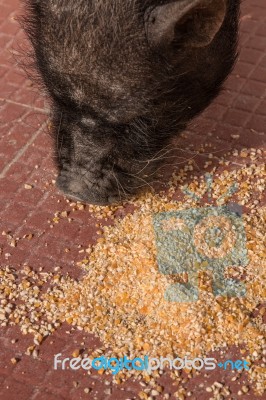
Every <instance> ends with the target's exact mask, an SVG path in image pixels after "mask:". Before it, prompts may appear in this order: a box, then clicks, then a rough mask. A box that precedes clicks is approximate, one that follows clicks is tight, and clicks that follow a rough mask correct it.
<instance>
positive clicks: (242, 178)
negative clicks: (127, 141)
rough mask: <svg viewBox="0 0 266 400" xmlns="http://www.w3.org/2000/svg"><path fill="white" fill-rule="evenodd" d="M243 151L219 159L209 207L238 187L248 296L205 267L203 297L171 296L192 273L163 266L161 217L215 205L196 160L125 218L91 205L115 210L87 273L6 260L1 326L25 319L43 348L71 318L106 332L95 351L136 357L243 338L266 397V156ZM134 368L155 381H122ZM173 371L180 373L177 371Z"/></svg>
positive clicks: (240, 272) (89, 257) (188, 351)
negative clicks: (234, 292) (215, 280)
mask: <svg viewBox="0 0 266 400" xmlns="http://www.w3.org/2000/svg"><path fill="white" fill-rule="evenodd" d="M239 155H240V162H239V163H237V164H234V163H230V162H229V161H223V160H221V161H220V164H221V167H222V168H217V167H216V168H214V169H213V170H212V171H211V172H212V174H213V184H212V204H211V205H212V206H214V205H217V204H216V200H217V199H222V200H220V203H219V205H222V204H226V203H227V202H228V201H232V199H228V198H227V197H226V196H225V197H223V195H225V194H226V193H227V191H228V190H229V189H230V187H231V186H232V185H234V184H237V187H238V190H237V192H236V193H235V194H234V198H233V200H234V202H236V203H237V204H239V205H242V206H243V207H244V214H243V216H242V219H243V223H244V227H245V233H246V238H247V243H246V249H247V255H248V260H249V262H248V265H247V266H245V268H238V269H237V270H234V269H233V271H231V272H230V273H231V274H233V275H234V274H235V277H238V278H239V277H240V278H241V277H242V278H241V279H243V280H244V282H245V287H246V295H245V296H244V297H222V296H217V297H215V296H214V294H213V292H212V290H211V283H210V276H209V275H208V274H207V273H205V272H203V273H201V274H200V280H199V288H200V290H199V298H198V300H196V301H193V302H189V303H180V302H169V301H167V300H166V299H165V297H164V294H165V291H166V289H167V287H168V286H169V284H171V283H173V282H178V279H180V282H182V280H183V281H184V280H185V279H186V277H184V276H180V277H178V276H172V275H165V274H162V273H161V272H160V271H159V268H158V262H157V247H156V240H155V233H154V227H153V215H154V214H155V213H160V212H171V211H182V210H188V209H196V208H203V207H208V206H209V205H210V204H208V203H206V199H205V200H204V201H200V200H199V199H202V198H203V196H204V193H205V192H206V182H205V179H204V176H197V175H196V174H195V171H194V167H193V162H190V163H188V165H187V166H185V167H184V168H182V169H180V170H179V171H178V172H176V173H174V174H173V176H172V178H171V179H170V181H169V183H168V191H167V192H166V193H160V194H154V193H151V192H149V193H144V194H142V195H140V196H139V197H138V198H136V199H134V201H132V204H133V205H134V211H133V212H132V213H129V214H127V215H126V216H125V217H124V218H115V214H116V211H117V208H116V207H96V206H90V207H89V211H90V212H92V213H93V214H94V215H95V216H96V217H97V218H99V220H100V219H101V218H102V217H106V216H107V217H109V218H111V219H112V218H113V220H114V221H113V224H111V225H109V226H104V227H102V235H101V237H100V238H98V241H97V243H96V244H95V245H93V246H90V247H89V248H88V249H87V251H86V258H85V259H83V260H77V264H78V266H79V267H82V268H83V269H84V271H85V274H84V276H83V278H82V279H81V280H79V281H76V280H73V279H71V278H70V277H68V276H63V275H61V274H60V272H58V271H57V272H55V273H46V272H43V271H34V269H33V268H31V267H30V266H26V265H25V266H24V267H23V268H22V269H21V270H20V271H16V270H14V269H13V268H12V266H8V267H2V268H1V271H0V301H1V308H0V325H2V326H6V325H19V326H20V328H21V330H22V332H23V333H24V334H27V333H31V334H33V336H34V346H38V345H39V344H40V343H41V342H42V340H43V339H44V337H46V336H48V335H49V334H50V333H52V332H53V331H54V330H55V329H56V328H57V327H58V326H60V324H61V323H62V322H67V323H68V324H70V325H72V326H76V327H77V328H78V329H80V330H84V331H87V332H91V333H94V334H95V335H97V336H98V337H100V338H101V341H102V343H103V346H102V348H101V349H100V350H98V351H97V356H99V354H101V353H102V354H105V355H108V352H109V354H110V355H112V356H114V357H123V356H124V355H128V356H129V357H130V358H134V357H141V356H144V355H146V354H149V355H150V356H151V357H158V356H159V357H160V356H164V357H166V356H168V357H173V358H174V357H177V356H178V357H184V356H185V355H190V356H191V357H196V356H203V355H204V354H207V353H208V352H210V351H213V350H219V349H221V348H223V347H225V346H228V345H242V344H244V345H245V347H246V348H247V350H248V352H247V353H248V354H247V356H245V359H246V360H248V361H250V363H251V368H250V370H249V377H250V380H251V382H253V385H254V387H255V389H256V391H257V392H258V393H259V394H263V393H264V390H265V364H266V339H265V325H264V323H263V315H264V313H265V307H263V306H262V307H259V306H261V305H262V304H263V302H264V304H265V298H266V246H265V237H266V207H265V183H266V170H265V164H264V162H263V158H264V157H265V154H263V151H261V150H257V151H255V150H254V151H250V152H244V153H242V154H241V153H240V154H239ZM185 183H188V187H187V188H186V190H187V191H188V190H189V192H191V193H194V194H195V196H194V197H193V196H189V195H184V194H182V191H181V190H180V188H181V187H182V186H184V184H185ZM177 193H178V195H177ZM84 212H87V211H84ZM59 223H60V221H59ZM177 251H182V249H179V250H178V249H177ZM47 287H48V288H47ZM34 346H33V347H32V349H33V351H34ZM110 349H111V350H110ZM132 374H135V375H136V374H137V375H139V376H141V378H143V379H150V378H149V377H148V376H145V373H144V372H141V371H133V372H132V371H126V372H125V371H121V372H120V373H119V374H118V375H117V376H116V377H115V379H116V380H117V381H119V380H120V381H121V380H124V379H126V378H127V377H129V376H130V375H132ZM155 374H156V373H155ZM158 374H159V372H158ZM172 375H173V377H174V378H175V379H178V375H179V372H178V371H175V373H173V374H172ZM175 375H176V376H175ZM180 395H181V394H180Z"/></svg>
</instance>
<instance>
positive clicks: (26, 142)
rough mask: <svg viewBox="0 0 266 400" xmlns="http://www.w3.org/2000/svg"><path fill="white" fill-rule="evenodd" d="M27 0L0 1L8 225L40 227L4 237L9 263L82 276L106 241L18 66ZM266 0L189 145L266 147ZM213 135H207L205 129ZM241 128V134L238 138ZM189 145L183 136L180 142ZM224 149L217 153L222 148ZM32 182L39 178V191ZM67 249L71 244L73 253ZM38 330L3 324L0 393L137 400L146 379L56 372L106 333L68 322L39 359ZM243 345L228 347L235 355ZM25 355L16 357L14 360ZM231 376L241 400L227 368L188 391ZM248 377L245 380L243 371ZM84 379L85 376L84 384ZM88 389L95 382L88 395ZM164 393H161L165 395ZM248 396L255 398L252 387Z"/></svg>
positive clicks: (169, 388) (247, 11)
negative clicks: (77, 207)
mask: <svg viewBox="0 0 266 400" xmlns="http://www.w3.org/2000/svg"><path fill="white" fill-rule="evenodd" d="M20 7H21V4H20V1H18V0H9V1H7V0H0V107H1V113H0V121H1V123H0V132H1V134H0V232H2V231H6V232H11V233H12V235H13V236H14V237H22V236H23V235H26V234H29V233H33V234H34V236H33V239H32V240H31V241H27V240H26V239H25V240H21V241H19V243H18V245H17V246H16V247H10V245H9V244H8V243H7V241H6V238H5V237H4V236H1V235H0V249H1V251H0V262H1V265H2V266H4V265H12V267H14V268H17V269H19V268H21V265H22V264H23V263H27V264H28V265H31V266H32V267H33V268H34V269H38V268H40V267H42V268H43V270H44V271H53V269H54V267H55V266H61V267H62V273H63V274H66V273H68V274H70V275H71V276H73V277H74V278H78V277H79V276H80V270H79V268H78V267H77V266H76V262H77V261H78V260H80V258H81V255H80V253H79V252H80V249H82V248H83V247H86V246H87V245H88V244H89V243H95V241H96V239H97V233H96V228H95V226H94V221H93V218H92V216H90V214H89V213H88V212H86V209H85V211H73V210H72V208H71V206H70V203H69V202H67V201H66V199H64V198H63V196H62V195H61V194H60V193H58V192H57V190H56V189H55V187H54V184H53V180H54V179H55V176H56V170H55V167H54V164H53V151H52V147H51V138H50V136H49V129H48V110H47V108H46V102H45V100H44V99H43V97H42V95H41V93H39V91H38V89H36V88H34V87H33V85H32V83H31V82H30V81H29V80H28V79H26V77H25V73H24V72H23V70H22V69H21V68H20V67H19V64H20V60H21V53H22V51H23V50H22V49H23V48H24V47H25V46H27V44H26V42H25V38H24V35H23V33H22V32H21V30H20V28H19V25H18V23H17V21H16V17H17V15H18V14H19V13H20ZM265 94H266V4H265V1H264V0H247V1H245V2H243V5H242V21H241V38H240V56H239V61H238V63H237V66H236V68H235V70H234V72H233V74H232V75H231V76H230V78H229V79H228V81H227V83H226V86H225V90H224V91H223V92H222V94H221V95H220V96H219V97H218V98H217V100H216V101H215V102H214V103H213V104H212V105H211V106H210V107H209V109H208V110H206V112H205V113H204V114H203V115H202V116H200V118H198V119H197V120H195V121H193V123H192V124H191V126H190V128H189V130H188V131H187V135H186V138H184V139H183V146H186V144H187V143H191V142H193V143H194V147H196V146H197V145H199V144H201V143H204V142H206V137H207V138H208V142H210V143H211V144H212V145H213V147H214V148H216V150H217V151H219V154H224V153H225V152H228V151H229V150H230V149H232V148H238V149H240V148H243V147H247V148H251V147H252V148H262V147H265V145H266V128H265V127H266V98H265ZM206 134H207V136H206ZM232 134H234V135H239V138H238V139H234V138H232V136H231V135H232ZM181 143H182V141H181ZM217 154H218V153H217ZM25 184H29V185H32V186H33V188H32V189H31V190H28V189H25ZM62 210H67V211H69V217H70V218H72V222H71V224H70V223H69V222H68V220H67V219H66V220H65V221H63V222H61V223H60V224H54V227H53V228H50V224H49V222H48V220H51V219H52V218H53V217H54V214H55V213H56V212H57V211H62ZM66 249H68V250H67V251H66ZM31 344H32V337H30V336H29V335H25V336H23V335H22V334H21V332H20V330H19V329H18V328H17V327H2V328H1V336H0V349H1V357H0V384H1V386H0V399H3V400H13V399H20V400H24V399H25V400H26V399H27V400H28V399H30V400H53V399H58V400H60V399H67V400H68V399H83V398H90V399H97V400H100V399H108V400H115V399H133V398H138V393H139V391H140V389H141V386H140V385H139V383H137V382H133V381H128V382H126V383H123V384H122V385H113V384H112V383H111V379H110V377H101V376H99V375H98V374H97V373H92V374H91V375H90V376H88V375H85V374H83V373H82V372H80V371H76V372H75V371H74V372H71V371H61V372H60V371H54V370H53V367H52V362H53V355H54V354H56V353H58V352H61V353H62V354H63V355H66V356H70V355H71V353H72V352H73V349H75V348H90V349H95V348H97V346H98V345H99V340H98V339H97V338H95V337H93V336H91V335H88V334H84V332H79V331H77V330H75V329H73V328H71V327H69V326H67V325H62V326H61V327H60V328H59V329H58V330H57V331H56V332H55V333H54V334H53V335H51V336H50V337H49V338H48V339H46V340H45V341H44V342H43V343H42V344H41V346H40V348H39V356H38V358H37V359H34V358H33V357H31V356H28V355H26V354H25V351H26V349H27V347H28V346H29V345H31ZM238 352H239V349H228V353H227V355H230V354H238ZM13 357H17V358H18V359H19V360H20V361H19V362H18V363H17V364H12V363H11V361H10V360H11V358H13ZM219 379H220V380H222V381H225V382H229V383H228V385H229V387H230V389H231V392H232V397H231V398H232V399H233V398H238V396H237V392H238V390H239V383H237V384H236V383H235V384H234V383H233V382H231V381H230V379H229V377H228V376H227V375H226V374H225V373H224V375H221V372H220V373H219V374H218V375H217V373H216V375H215V374H209V376H204V377H203V374H201V375H199V376H198V377H196V378H193V379H192V380H190V381H189V383H188V384H187V388H188V389H187V390H188V391H189V390H191V391H192V393H193V388H194V387H195V386H198V385H199V383H200V382H203V381H204V382H205V387H206V385H207V386H208V385H210V384H211V383H213V382H214V381H215V380H219ZM241 379H242V380H241V382H242V384H243V383H244V382H245V381H246V379H247V378H246V376H245V374H243V377H242V378H241ZM160 381H161V384H162V385H163V386H164V387H165V392H166V393H169V394H170V395H171V397H170V398H174V397H173V396H172V394H173V393H174V392H175V391H176V389H177V387H176V386H175V387H174V386H173V384H172V382H171V379H170V378H169V376H167V374H165V375H164V376H163V377H162V378H161V379H160ZM75 382H77V383H76V384H75ZM84 388H90V389H91V390H90V392H89V393H88V394H86V393H85V392H84ZM157 398H158V399H162V398H163V397H162V396H158V397H157ZM190 398H191V399H205V398H206V399H207V398H210V394H208V393H206V391H205V390H201V389H198V392H197V395H195V394H192V396H190ZM241 398H243V399H248V398H249V399H256V398H257V397H256V396H255V394H254V393H253V392H252V390H251V392H250V393H249V394H248V395H244V396H241Z"/></svg>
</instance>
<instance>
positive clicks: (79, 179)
mask: <svg viewBox="0 0 266 400" xmlns="http://www.w3.org/2000/svg"><path fill="white" fill-rule="evenodd" d="M26 4H27V6H28V7H27V17H26V19H25V21H26V24H25V27H26V31H27V32H28V34H29V37H30V39H31V42H32V44H33V48H34V58H35V60H36V66H37V70H38V73H39V75H40V77H41V80H42V82H43V86H44V87H45V89H46V91H47V93H48V95H49V97H50V99H51V104H52V111H53V112H52V115H53V117H52V118H53V129H54V138H55V149H56V156H57V160H58V168H59V176H58V180H57V185H58V187H59V188H60V189H61V190H62V191H63V192H64V193H65V194H66V195H67V196H69V197H71V198H74V199H77V200H81V201H84V202H88V203H94V204H108V203H112V202H115V201H118V200H120V199H121V198H124V197H127V196H128V195H130V194H132V193H135V192H136V190H137V188H139V187H141V186H143V185H144V184H145V182H146V181H147V180H149V177H151V176H152V175H153V173H154V171H155V170H156V168H157V165H158V164H157V163H158V161H159V160H161V159H163V154H164V151H163V149H165V148H166V146H167V145H168V144H169V141H170V139H171V138H172V137H173V136H174V135H176V134H177V133H178V132H180V130H183V129H184V128H185V126H186V124H187V123H188V121H190V120H191V118H193V117H194V116H195V115H197V114H198V113H199V112H201V111H202V110H203V109H204V108H205V107H206V106H207V105H208V104H209V103H210V101H211V100H212V99H213V98H214V97H215V96H216V95H217V94H218V92H219V89H220V87H221V85H222V83H223V81H224V79H225V78H226V77H227V75H228V74H229V72H230V71H231V68H232V66H233V64H234V61H235V54H236V42H237V30H238V11H239V0H172V1H171V0H163V1H159V0H26Z"/></svg>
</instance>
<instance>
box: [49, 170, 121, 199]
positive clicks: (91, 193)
mask: <svg viewBox="0 0 266 400" xmlns="http://www.w3.org/2000/svg"><path fill="white" fill-rule="evenodd" d="M56 185H57V187H58V189H59V190H61V191H62V192H63V193H64V194H65V196H66V197H68V198H70V199H72V200H74V201H80V202H82V203H87V204H95V205H100V206H105V205H109V204H114V203H118V202H119V201H121V199H120V198H119V196H118V195H117V194H116V193H108V192H106V191H105V190H103V189H102V190H101V189H97V190H96V189H94V188H89V187H88V185H87V184H86V183H85V182H83V181H82V180H81V179H77V178H68V177H66V176H64V175H59V176H58V178H57V181H56Z"/></svg>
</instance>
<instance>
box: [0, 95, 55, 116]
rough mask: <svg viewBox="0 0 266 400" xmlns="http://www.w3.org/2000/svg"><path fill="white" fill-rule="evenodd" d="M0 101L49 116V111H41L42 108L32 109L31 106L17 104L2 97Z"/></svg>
mask: <svg viewBox="0 0 266 400" xmlns="http://www.w3.org/2000/svg"><path fill="white" fill-rule="evenodd" d="M0 101H5V102H6V103H9V104H15V105H17V106H22V107H25V108H30V109H31V110H35V111H39V112H41V113H42V114H45V115H49V110H45V109H43V108H39V107H32V106H30V105H28V104H23V103H19V102H17V101H13V100H9V99H5V98H3V97H0Z"/></svg>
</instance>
